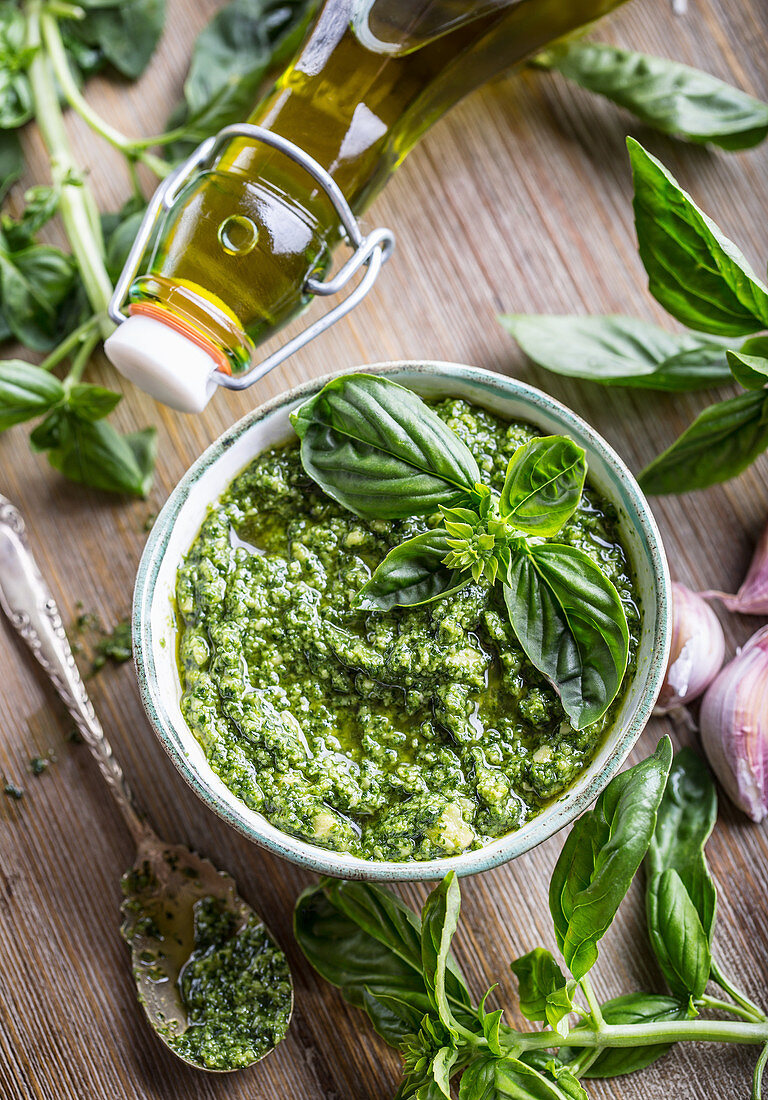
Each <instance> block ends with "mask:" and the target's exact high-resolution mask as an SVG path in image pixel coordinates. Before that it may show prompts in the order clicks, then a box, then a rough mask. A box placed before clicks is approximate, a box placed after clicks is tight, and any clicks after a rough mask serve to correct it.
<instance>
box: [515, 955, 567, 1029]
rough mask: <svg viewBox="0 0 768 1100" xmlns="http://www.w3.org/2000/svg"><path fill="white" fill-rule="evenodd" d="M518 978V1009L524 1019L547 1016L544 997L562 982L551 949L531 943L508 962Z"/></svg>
mask: <svg viewBox="0 0 768 1100" xmlns="http://www.w3.org/2000/svg"><path fill="white" fill-rule="evenodd" d="M509 967H510V970H511V971H512V973H513V974H514V975H515V977H516V978H517V981H518V996H519V998H520V1011H521V1012H522V1014H523V1016H525V1018H526V1020H546V1019H547V997H548V996H549V995H550V993H554V992H556V991H557V990H559V989H564V988H565V985H566V980H565V975H564V974H563V972H562V970H561V969H560V967H559V966H558V965H557V963H556V962H555V959H554V957H553V955H552V952H551V951H546V950H545V949H544V948H543V947H535V948H534V949H533V951H529V952H528V953H527V954H526V955H521V956H520V958H519V959H515V960H514V961H513V962H511V963H510V964H509Z"/></svg>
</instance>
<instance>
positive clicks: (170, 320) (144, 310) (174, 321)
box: [128, 302, 232, 374]
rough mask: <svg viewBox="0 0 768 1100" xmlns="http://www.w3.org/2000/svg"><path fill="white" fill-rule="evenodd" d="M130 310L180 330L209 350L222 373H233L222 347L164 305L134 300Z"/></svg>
mask: <svg viewBox="0 0 768 1100" xmlns="http://www.w3.org/2000/svg"><path fill="white" fill-rule="evenodd" d="M128 312H129V313H130V314H134V313H139V314H142V315H143V316H145V317H152V318H154V320H156V321H162V323H163V324H164V325H168V326H169V327H170V328H173V329H175V330H176V331H177V332H180V333H181V334H182V336H186V337H187V339H188V340H191V341H192V343H193V344H197V346H198V347H199V348H202V349H203V351H205V352H207V353H208V355H210V357H211V358H212V359H213V360H214V362H215V363H216V369H217V370H220V371H221V372H222V374H232V364H231V363H230V361H229V359H228V358H227V356H226V355H225V354H224V352H223V351H222V350H221V348H217V347H216V345H215V344H214V343H213V342H212V341H211V340H207V339H206V337H205V336H203V334H202V333H201V332H199V331H198V330H197V329H196V328H195V327H194V326H193V325H190V324H189V323H188V322H187V321H183V320H182V319H181V317H177V316H176V314H174V313H171V311H170V310H168V309H163V308H162V306H154V305H152V303H151V302H132V303H131V304H130V305H129V306H128Z"/></svg>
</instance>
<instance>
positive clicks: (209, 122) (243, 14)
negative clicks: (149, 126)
mask: <svg viewBox="0 0 768 1100" xmlns="http://www.w3.org/2000/svg"><path fill="white" fill-rule="evenodd" d="M316 9H317V3H316V0H232V2H231V3H229V4H225V5H224V7H222V8H221V10H220V11H218V12H217V13H216V14H215V15H214V17H213V19H212V20H211V21H210V23H209V24H208V25H207V26H206V27H205V28H204V29H203V30H202V31H201V33H200V34H199V35H198V37H197V40H196V42H195V45H194V48H193V50H192V60H191V63H190V66H189V72H188V74H187V79H186V80H185V82H184V102H183V103H182V104H181V105H180V106H179V107H177V108H176V110H175V111H174V112H173V114H172V115H171V118H170V119H169V121H168V128H169V129H173V130H175V129H178V128H182V129H183V130H184V137H183V139H180V140H178V141H175V142H174V143H173V144H172V145H171V146H170V152H171V154H172V155H173V156H174V157H181V156H185V155H186V154H187V153H188V152H190V151H191V148H192V146H194V145H197V144H198V143H199V142H201V141H203V140H204V139H205V138H207V137H209V136H210V135H211V134H213V133H216V132H217V131H218V130H220V129H221V128H222V126H228V125H229V124H230V123H233V122H242V121H243V119H244V118H248V116H249V115H250V114H251V113H252V111H253V105H254V103H255V102H256V101H257V99H258V97H259V92H260V90H261V89H262V88H263V86H264V84H265V83H266V82H267V80H268V77H269V74H270V73H271V72H273V71H276V70H277V69H278V68H282V67H283V66H284V65H285V64H286V63H287V62H288V60H289V59H290V58H291V57H292V56H293V54H294V53H295V52H296V50H297V49H298V47H299V45H300V43H301V41H302V39H303V38H304V36H305V34H306V32H307V29H308V27H309V24H310V20H311V19H312V18H313V17H314V14H315V11H316Z"/></svg>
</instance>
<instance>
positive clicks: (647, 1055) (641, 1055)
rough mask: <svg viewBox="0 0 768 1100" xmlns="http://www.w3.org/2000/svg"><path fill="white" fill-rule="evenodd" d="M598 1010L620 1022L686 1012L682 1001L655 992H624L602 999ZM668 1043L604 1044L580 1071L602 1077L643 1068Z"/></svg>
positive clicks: (672, 1017) (661, 1053) (575, 1052)
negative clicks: (591, 1060) (598, 1052)
mask: <svg viewBox="0 0 768 1100" xmlns="http://www.w3.org/2000/svg"><path fill="white" fill-rule="evenodd" d="M601 1010H602V1013H603V1018H604V1019H605V1022H606V1023H608V1024H616V1025H622V1026H626V1025H628V1024H629V1025H631V1024H650V1023H665V1022H666V1021H668V1020H685V1019H686V1018H687V1016H688V1007H687V1005H686V1004H681V1003H680V1001H678V1000H675V998H674V997H663V996H660V995H658V994H656V993H627V994H626V995H625V996H623V997H615V998H614V999H613V1000H611V1001H606V1002H605V1004H603V1005H602V1006H601ZM672 1046H673V1044H672V1043H654V1044H652V1045H650V1046H636V1047H611V1048H608V1049H607V1050H603V1051H602V1052H601V1053H600V1054H599V1055H598V1057H597V1058H596V1060H595V1061H594V1062H593V1063H592V1065H591V1066H590V1067H589V1069H587V1070H585V1071H584V1076H585V1077H589V1078H605V1077H621V1076H622V1075H623V1074H625V1073H634V1072H635V1070H638V1069H645V1067H646V1066H650V1065H651V1064H652V1063H653V1062H655V1061H657V1060H658V1059H659V1058H662V1057H663V1056H664V1055H665V1054H666V1053H667V1051H668V1050H670V1049H671V1047H672ZM585 1049H586V1048H584V1047H572V1048H571V1053H572V1055H573V1056H578V1055H579V1054H582V1053H583V1052H584V1050H585Z"/></svg>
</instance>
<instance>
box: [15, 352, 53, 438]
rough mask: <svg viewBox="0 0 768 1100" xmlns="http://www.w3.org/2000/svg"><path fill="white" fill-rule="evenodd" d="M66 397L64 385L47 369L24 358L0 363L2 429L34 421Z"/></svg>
mask: <svg viewBox="0 0 768 1100" xmlns="http://www.w3.org/2000/svg"><path fill="white" fill-rule="evenodd" d="M63 400H64V387H63V386H62V384H61V382H60V381H59V380H58V378H56V377H54V375H52V374H49V373H48V371H45V370H41V369H40V367H34V366H32V364H31V363H25V362H23V360H21V359H6V360H4V361H2V362H0V431H5V429H6V428H10V427H12V425H14V424H21V423H22V421H24V420H32V419H33V418H34V417H36V416H40V414H41V413H44V412H47V410H48V409H50V408H52V407H53V406H54V405H58V404H59V403H60V402H61V401H63Z"/></svg>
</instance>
